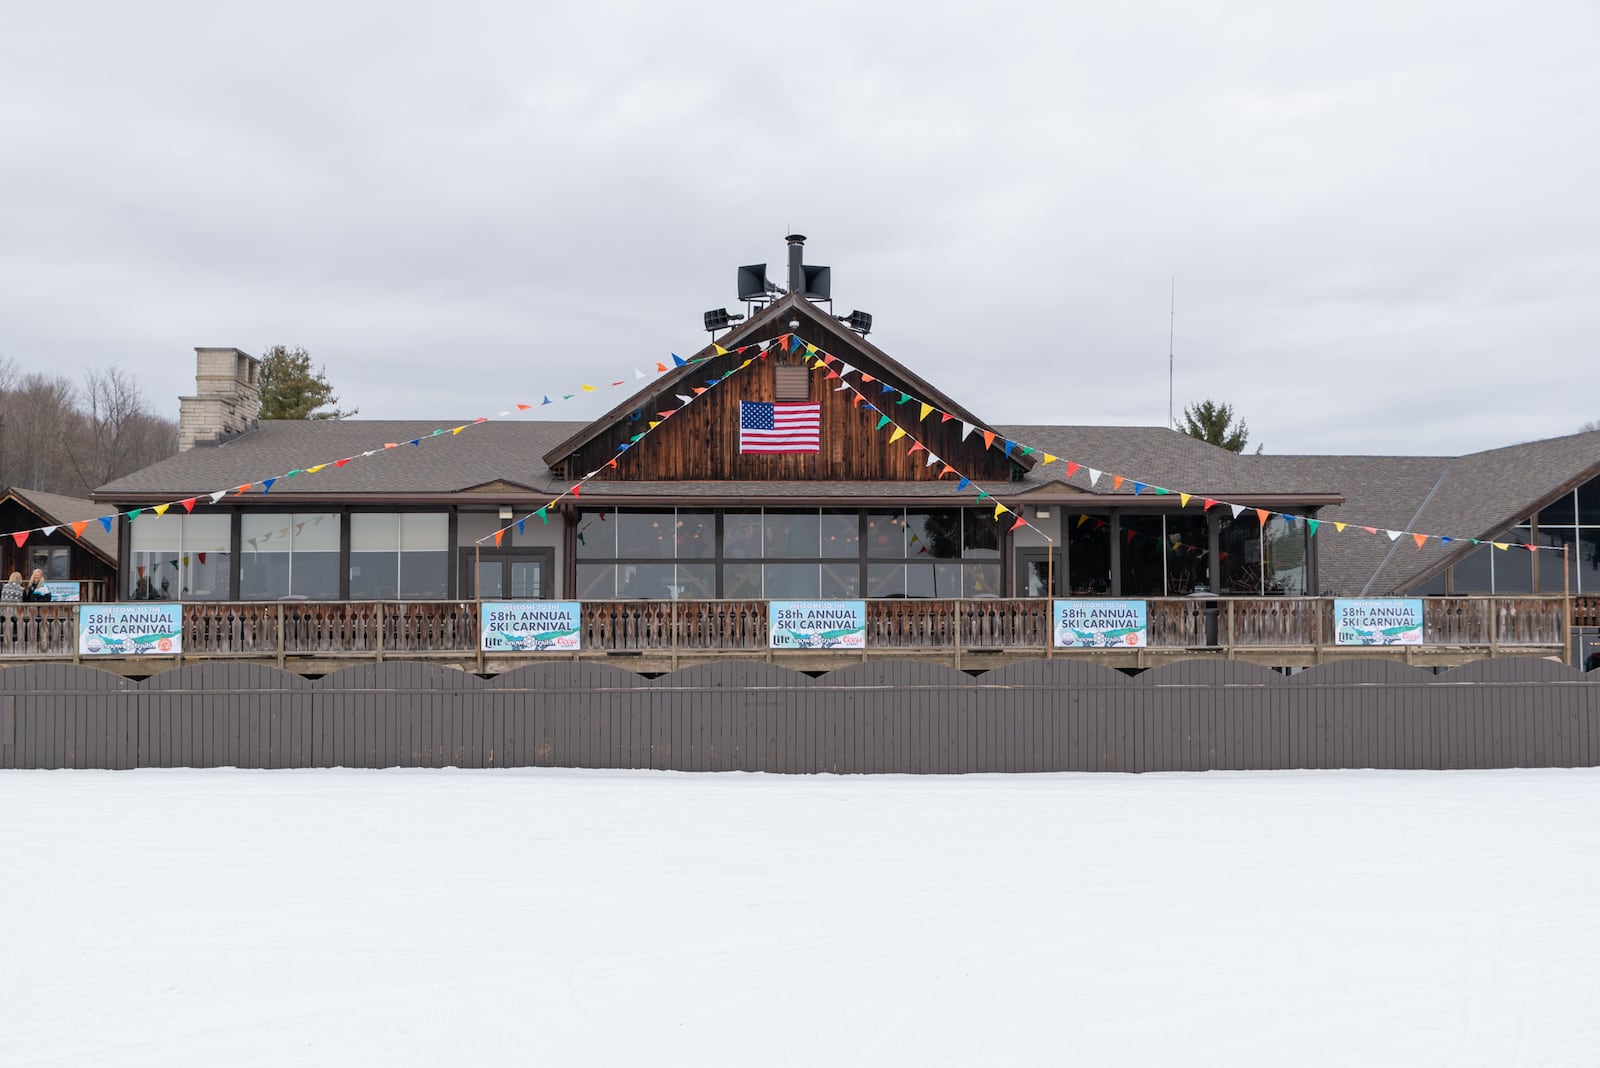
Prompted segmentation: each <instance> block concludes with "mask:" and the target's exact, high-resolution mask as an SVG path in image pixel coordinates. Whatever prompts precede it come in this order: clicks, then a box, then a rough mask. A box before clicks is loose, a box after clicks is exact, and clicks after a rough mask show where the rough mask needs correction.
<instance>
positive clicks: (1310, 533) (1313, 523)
mask: <svg viewBox="0 0 1600 1068" xmlns="http://www.w3.org/2000/svg"><path fill="white" fill-rule="evenodd" d="M1321 525H1322V520H1320V519H1307V520H1306V537H1308V538H1314V537H1316V536H1317V528H1318V527H1319V526H1321Z"/></svg>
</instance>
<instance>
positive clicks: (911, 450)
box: [906, 441, 924, 456]
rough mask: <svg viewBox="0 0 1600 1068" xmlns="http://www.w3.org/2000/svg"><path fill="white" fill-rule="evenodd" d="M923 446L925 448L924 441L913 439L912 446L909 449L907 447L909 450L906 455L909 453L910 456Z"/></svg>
mask: <svg viewBox="0 0 1600 1068" xmlns="http://www.w3.org/2000/svg"><path fill="white" fill-rule="evenodd" d="M923 448H924V446H923V444H922V442H920V441H913V442H912V443H911V448H909V449H907V450H906V455H907V456H910V455H911V454H912V453H915V452H919V451H920V450H921V449H923Z"/></svg>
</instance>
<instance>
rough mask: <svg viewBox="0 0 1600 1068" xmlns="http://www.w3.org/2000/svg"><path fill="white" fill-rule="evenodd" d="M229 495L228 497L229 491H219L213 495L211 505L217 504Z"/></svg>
mask: <svg viewBox="0 0 1600 1068" xmlns="http://www.w3.org/2000/svg"><path fill="white" fill-rule="evenodd" d="M227 495H228V491H227V490H217V492H215V493H213V494H212V495H211V503H212V504H216V503H217V502H218V501H220V500H222V498H224V497H226V496H227Z"/></svg>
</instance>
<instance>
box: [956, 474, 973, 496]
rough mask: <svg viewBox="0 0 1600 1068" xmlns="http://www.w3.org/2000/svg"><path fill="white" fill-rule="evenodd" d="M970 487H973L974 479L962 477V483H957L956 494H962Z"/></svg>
mask: <svg viewBox="0 0 1600 1068" xmlns="http://www.w3.org/2000/svg"><path fill="white" fill-rule="evenodd" d="M970 485H972V479H970V478H968V477H967V476H966V475H962V476H961V481H960V482H958V483H956V492H957V493H960V492H961V491H962V490H964V489H966V488H967V487H968V486H970Z"/></svg>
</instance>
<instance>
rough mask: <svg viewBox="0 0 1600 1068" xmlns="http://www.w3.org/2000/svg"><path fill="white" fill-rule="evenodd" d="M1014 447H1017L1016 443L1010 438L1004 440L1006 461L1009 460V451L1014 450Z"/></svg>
mask: <svg viewBox="0 0 1600 1068" xmlns="http://www.w3.org/2000/svg"><path fill="white" fill-rule="evenodd" d="M1016 447H1017V443H1016V442H1014V441H1012V440H1011V439H1010V438H1007V439H1006V449H1005V456H1006V459H1008V460H1009V459H1011V450H1012V449H1015V448H1016Z"/></svg>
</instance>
